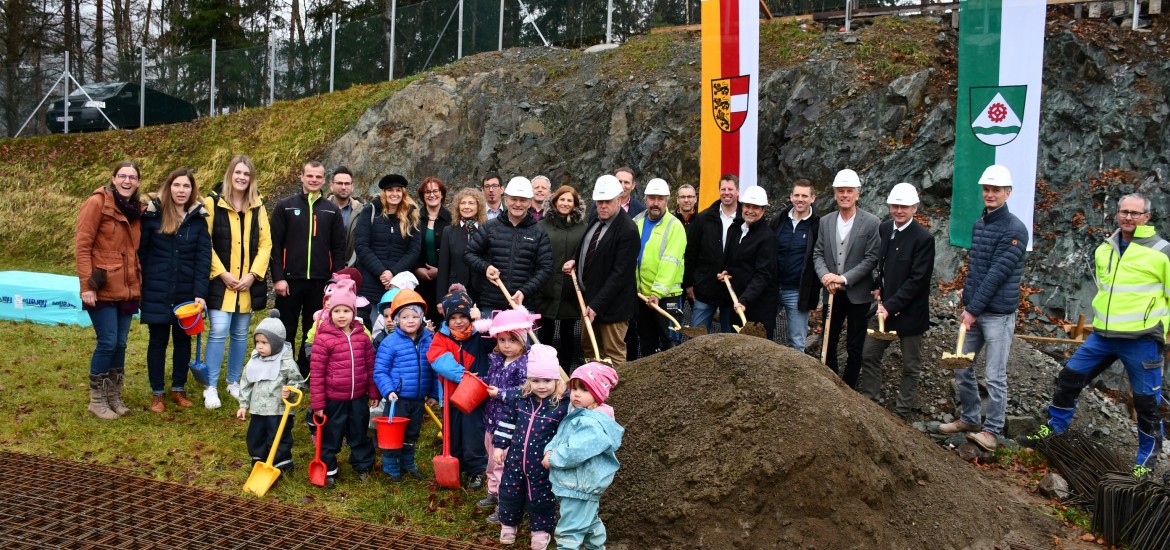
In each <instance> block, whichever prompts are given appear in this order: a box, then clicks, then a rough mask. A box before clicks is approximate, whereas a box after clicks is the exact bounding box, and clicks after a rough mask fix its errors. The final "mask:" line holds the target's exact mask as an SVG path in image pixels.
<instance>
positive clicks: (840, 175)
mask: <svg viewBox="0 0 1170 550" xmlns="http://www.w3.org/2000/svg"><path fill="white" fill-rule="evenodd" d="M833 187H861V178H860V177H858V176H857V172H854V171H853V170H850V169H848V168H846V169H844V170H842V171H840V172H837V177H835V178H833Z"/></svg>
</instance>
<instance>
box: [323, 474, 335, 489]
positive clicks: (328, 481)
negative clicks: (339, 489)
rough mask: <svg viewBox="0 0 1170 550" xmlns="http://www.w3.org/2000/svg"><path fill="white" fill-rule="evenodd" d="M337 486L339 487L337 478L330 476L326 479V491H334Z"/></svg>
mask: <svg viewBox="0 0 1170 550" xmlns="http://www.w3.org/2000/svg"><path fill="white" fill-rule="evenodd" d="M336 485H337V478H336V477H334V476H329V477H326V478H325V488H326V489H332V488H333V487H335V486H336Z"/></svg>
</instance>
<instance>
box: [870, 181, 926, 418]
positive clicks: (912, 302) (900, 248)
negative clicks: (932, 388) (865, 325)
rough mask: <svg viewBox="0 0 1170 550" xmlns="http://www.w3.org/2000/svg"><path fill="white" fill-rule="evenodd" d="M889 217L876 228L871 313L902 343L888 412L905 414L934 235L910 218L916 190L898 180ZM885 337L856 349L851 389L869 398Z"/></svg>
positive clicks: (918, 374) (918, 361)
mask: <svg viewBox="0 0 1170 550" xmlns="http://www.w3.org/2000/svg"><path fill="white" fill-rule="evenodd" d="M886 204H888V205H889V207H890V219H889V220H886V221H884V222H882V223H881V225H880V226H879V227H878V238H879V239H880V242H881V244H880V245H879V246H880V250H881V252H880V254H879V255H878V263H877V271H876V272H875V274H874V275H875V277H874V281H875V283H876V284H877V288H875V289H874V295H875V297H876V298H877V299H878V306H877V314H878V315H879V316H881V317H884V318H885V323H886V330H887V331H894V332H897V333H898V343H899V344H900V345H901V346H902V380H901V382H900V383H899V384H898V396H897V401H895V403H894V412H895V413H897V414H898V416H901V417H902V418H907V417H908V416H909V414H910V410H911V409H912V408H913V407H914V398H915V396H916V395H918V382H919V380H921V379H922V335H923V334H924V333H925V332H926V330H927V329H929V328H930V277H931V275H932V274H933V273H934V239H933V238H931V236H930V232H929V231H927V230H926V228H925V227H922V225H920V224H919V223H918V222H917V221H914V214H915V213H917V212H918V190H917V189H915V188H914V186H913V185H911V184H909V183H899V184H898V185H895V186H894V188H893V189H891V190H890V196H889V197H888V198H887V199H886ZM889 345H890V341H889V340H879V339H877V338H872V337H871V338H866V339H865V346H864V347H863V348H862V351H861V376H860V377H859V378H858V381H857V389H858V391H859V392H861V395H864V396H866V397H868V398H870V399H872V400H874V401H877V399H878V394H879V393H880V392H881V388H882V356H883V355H885V352H886V348H887V347H889Z"/></svg>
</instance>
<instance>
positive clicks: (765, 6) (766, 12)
mask: <svg viewBox="0 0 1170 550" xmlns="http://www.w3.org/2000/svg"><path fill="white" fill-rule="evenodd" d="M760 9H761V10H764V19H771V18H772V10H770V9H768V2H767V1H766V0H760Z"/></svg>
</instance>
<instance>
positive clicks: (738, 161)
mask: <svg viewBox="0 0 1170 550" xmlns="http://www.w3.org/2000/svg"><path fill="white" fill-rule="evenodd" d="M702 16H703V25H702V40H703V73H702V84H701V86H700V95H701V97H702V111H701V112H700V119H701V120H702V125H701V132H702V134H701V135H702V145H701V151H700V156H699V164H700V170H699V181H698V184H699V205H698V206H699V208H706V207H707V206H708V205H710V204H711V203H712V202H714V201H715V200H717V199H718V198H719V177H720V176H722V175H723V174H735V175H737V176H739V181H740V191H741V192H742V191H743V190H744V189H746V188H748V187H751V186H753V185H755V184H756V144H757V143H758V133H759V131H758V126H759V118H760V116H759V102H758V99H757V98H758V90H759V86H760V2H759V0H702Z"/></svg>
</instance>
